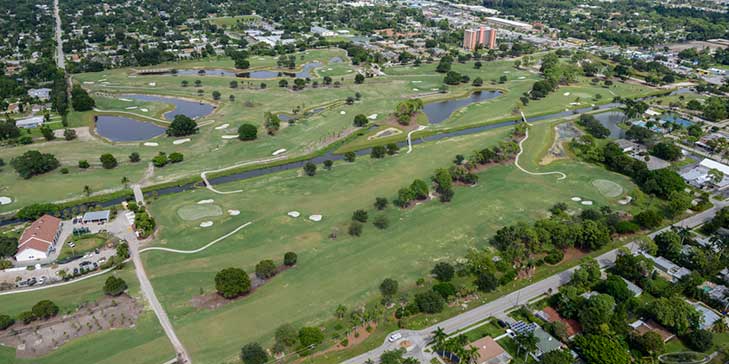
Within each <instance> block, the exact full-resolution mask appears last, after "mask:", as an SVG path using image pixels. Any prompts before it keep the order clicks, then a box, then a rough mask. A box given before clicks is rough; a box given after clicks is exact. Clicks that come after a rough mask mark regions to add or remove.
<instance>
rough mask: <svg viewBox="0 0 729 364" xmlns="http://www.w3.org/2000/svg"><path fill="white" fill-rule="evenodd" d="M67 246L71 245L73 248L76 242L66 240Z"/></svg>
mask: <svg viewBox="0 0 729 364" xmlns="http://www.w3.org/2000/svg"><path fill="white" fill-rule="evenodd" d="M68 246H69V247H71V248H75V247H76V243H74V242H72V241H69V242H68Z"/></svg>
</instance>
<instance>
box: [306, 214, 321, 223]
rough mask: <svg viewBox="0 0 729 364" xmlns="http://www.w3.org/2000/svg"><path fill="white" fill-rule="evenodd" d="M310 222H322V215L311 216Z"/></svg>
mask: <svg viewBox="0 0 729 364" xmlns="http://www.w3.org/2000/svg"><path fill="white" fill-rule="evenodd" d="M309 220H311V221H316V222H319V221H321V215H311V216H309Z"/></svg>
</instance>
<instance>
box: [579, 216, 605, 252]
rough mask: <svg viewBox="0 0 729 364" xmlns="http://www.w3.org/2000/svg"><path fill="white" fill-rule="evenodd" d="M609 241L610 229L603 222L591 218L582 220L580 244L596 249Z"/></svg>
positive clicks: (586, 247)
mask: <svg viewBox="0 0 729 364" xmlns="http://www.w3.org/2000/svg"><path fill="white" fill-rule="evenodd" d="M609 242H610V230H609V229H608V227H607V226H606V225H605V224H603V223H599V222H596V221H592V220H587V221H583V222H582V234H581V239H580V244H581V245H582V247H583V248H585V249H589V250H597V249H599V248H601V247H603V246H605V245H606V244H607V243H609Z"/></svg>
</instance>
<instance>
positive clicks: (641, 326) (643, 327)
mask: <svg viewBox="0 0 729 364" xmlns="http://www.w3.org/2000/svg"><path fill="white" fill-rule="evenodd" d="M630 327H631V328H632V329H633V331H635V332H636V333H637V334H638V335H640V336H643V335H645V334H646V333H648V332H655V333H656V334H658V336H660V337H661V339H663V342H664V343H665V342H668V341H669V340H671V339H673V338H674V337H676V335H674V334H672V333H671V332H670V331H668V330H667V329H666V328H665V327H663V326H661V324H659V323H657V322H655V321H653V320H648V321H643V320H637V321H635V322H633V323H631V324H630Z"/></svg>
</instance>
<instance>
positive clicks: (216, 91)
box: [212, 90, 220, 100]
mask: <svg viewBox="0 0 729 364" xmlns="http://www.w3.org/2000/svg"><path fill="white" fill-rule="evenodd" d="M212 95H213V100H220V91H218V90H215V91H213V93H212Z"/></svg>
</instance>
